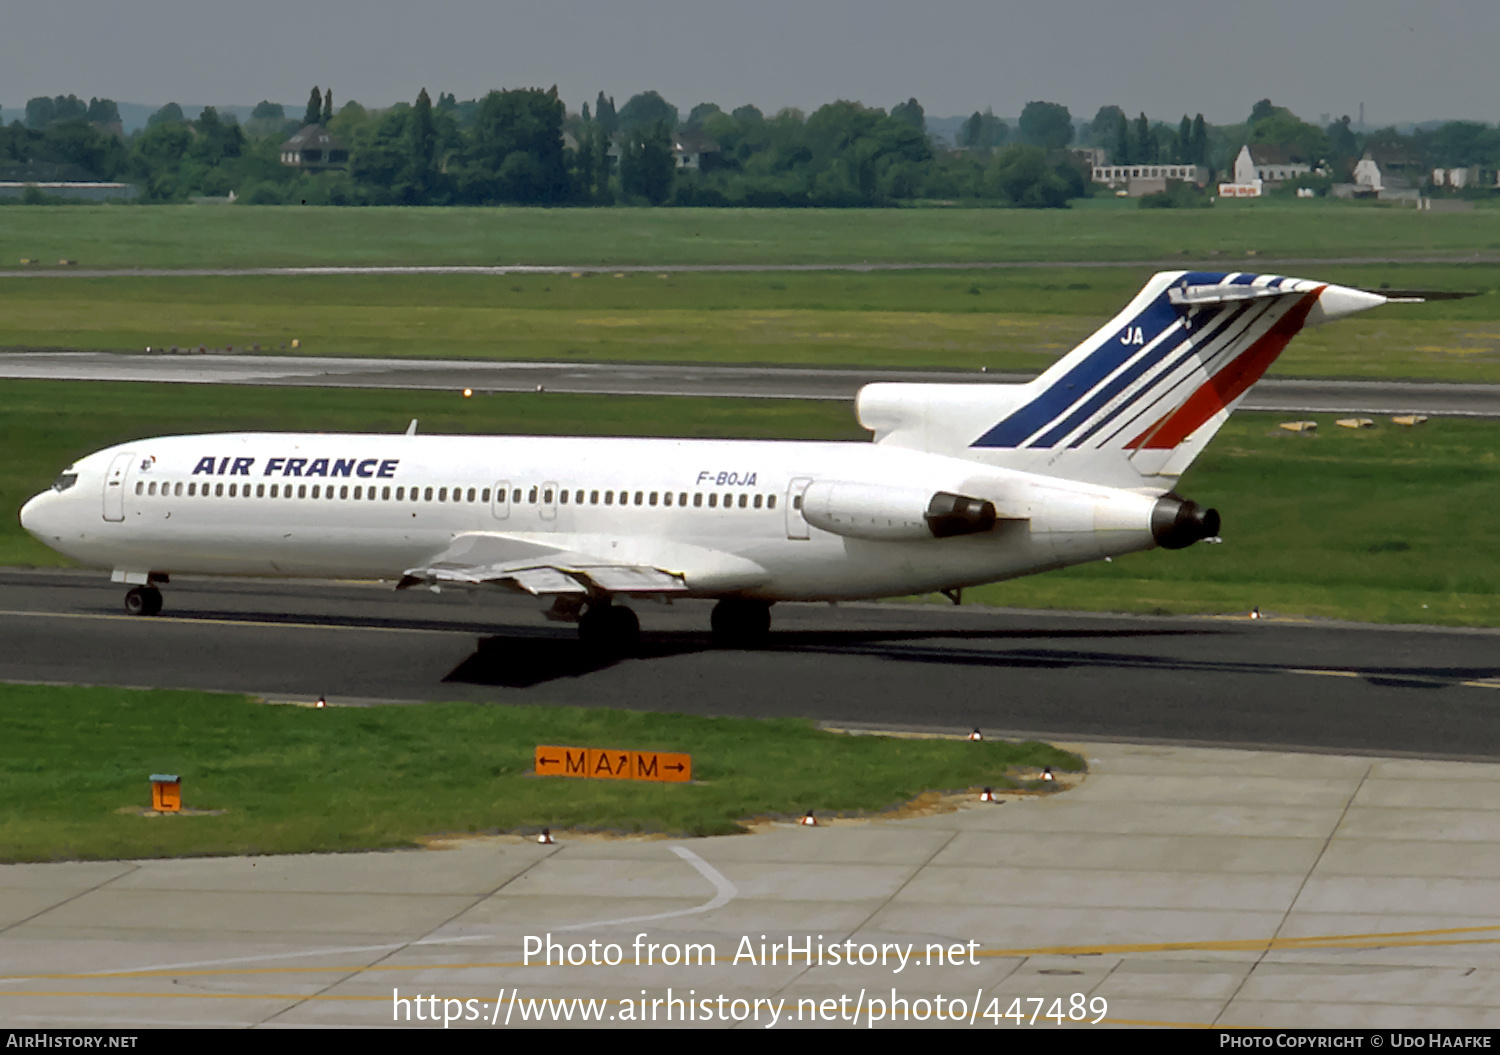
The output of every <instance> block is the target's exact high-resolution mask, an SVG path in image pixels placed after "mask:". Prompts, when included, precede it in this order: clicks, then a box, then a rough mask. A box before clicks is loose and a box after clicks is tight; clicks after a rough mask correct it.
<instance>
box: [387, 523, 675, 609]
mask: <svg viewBox="0 0 1500 1055" xmlns="http://www.w3.org/2000/svg"><path fill="white" fill-rule="evenodd" d="M445 582H446V583H453V584H455V585H461V586H479V585H486V584H488V585H495V586H506V587H510V588H511V589H515V590H522V591H524V592H526V593H529V594H532V595H534V596H538V597H540V596H543V595H549V596H550V595H555V594H595V593H611V594H614V593H622V594H662V593H682V592H685V591H686V590H687V583H686V580H685V576H684V574H683V573H682V572H680V571H675V570H673V569H670V568H660V567H655V566H652V565H649V564H638V563H629V562H626V561H619V560H609V559H608V558H604V557H599V556H597V555H594V554H590V553H582V552H578V551H577V550H571V549H568V548H566V547H564V546H556V545H551V544H549V543H546V542H538V541H535V540H533V539H529V538H521V537H517V536H514V535H506V534H501V533H498V532H488V531H474V532H467V533H465V534H462V535H459V536H457V537H455V538H454V540H453V542H452V543H451V544H450V545H449V546H448V548H447V549H446V550H444V551H443V552H442V553H439V554H438V555H437V556H436V557H434V558H433V559H432V560H431V561H428V562H427V563H426V564H424V565H422V566H420V567H416V568H408V569H407V570H406V572H405V574H403V575H402V576H401V581H400V582H399V583H397V584H396V588H397V589H398V590H404V589H406V588H408V587H411V586H417V585H420V584H423V583H426V584H429V585H431V584H436V583H445Z"/></svg>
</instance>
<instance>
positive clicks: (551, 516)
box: [537, 482, 557, 520]
mask: <svg viewBox="0 0 1500 1055" xmlns="http://www.w3.org/2000/svg"><path fill="white" fill-rule="evenodd" d="M537 510H538V511H539V512H540V513H541V514H542V519H543V520H556V519H557V484H556V482H552V483H545V484H542V501H541V503H540V504H539V505H538V506H537Z"/></svg>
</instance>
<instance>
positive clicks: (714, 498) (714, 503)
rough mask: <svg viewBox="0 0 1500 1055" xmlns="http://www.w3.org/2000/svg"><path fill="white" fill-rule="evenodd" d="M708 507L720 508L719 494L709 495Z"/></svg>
mask: <svg viewBox="0 0 1500 1055" xmlns="http://www.w3.org/2000/svg"><path fill="white" fill-rule="evenodd" d="M708 508H710V509H718V508H719V496H718V495H712V494H711V495H709V496H708Z"/></svg>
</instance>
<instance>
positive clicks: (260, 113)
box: [250, 99, 286, 121]
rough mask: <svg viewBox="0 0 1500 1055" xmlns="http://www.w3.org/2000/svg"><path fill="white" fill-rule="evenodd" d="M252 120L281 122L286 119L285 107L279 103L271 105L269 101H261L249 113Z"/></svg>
mask: <svg viewBox="0 0 1500 1055" xmlns="http://www.w3.org/2000/svg"><path fill="white" fill-rule="evenodd" d="M250 117H251V118H252V119H255V118H259V119H261V120H271V121H282V120H285V119H286V107H284V106H282V105H281V104H280V103H273V102H271V101H270V100H269V99H262V100H261V101H260V102H258V103H256V104H255V109H254V110H251V111H250Z"/></svg>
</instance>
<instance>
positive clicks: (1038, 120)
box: [1019, 102, 1073, 150]
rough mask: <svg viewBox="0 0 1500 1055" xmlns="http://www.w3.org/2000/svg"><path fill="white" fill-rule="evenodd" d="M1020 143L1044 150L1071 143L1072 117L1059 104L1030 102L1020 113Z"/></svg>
mask: <svg viewBox="0 0 1500 1055" xmlns="http://www.w3.org/2000/svg"><path fill="white" fill-rule="evenodd" d="M1019 127H1020V132H1021V141H1022V142H1024V143H1030V144H1031V145H1032V146H1038V147H1042V148H1043V149H1045V150H1060V149H1061V148H1063V147H1065V146H1067V145H1068V144H1069V143H1071V142H1073V115H1072V114H1070V113H1068V108H1067V107H1066V106H1063V105H1062V104H1061V103H1044V102H1030V103H1027V104H1026V108H1025V109H1024V110H1022V111H1021V121H1020V126H1019Z"/></svg>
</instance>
